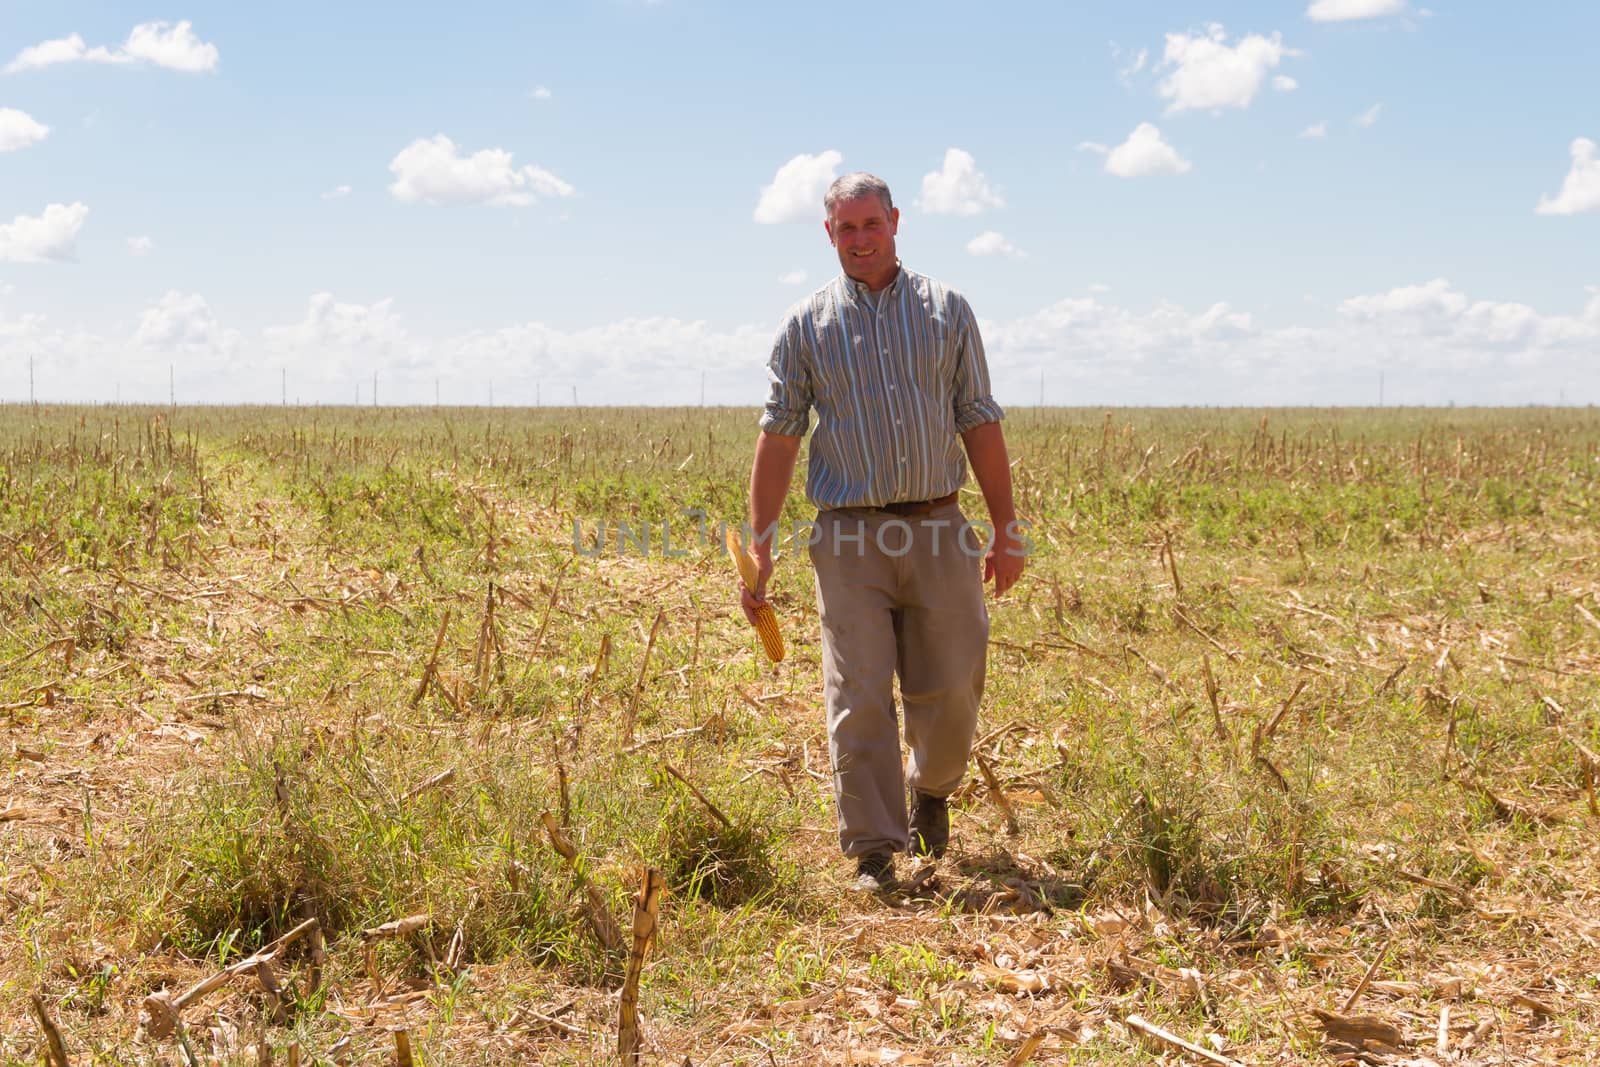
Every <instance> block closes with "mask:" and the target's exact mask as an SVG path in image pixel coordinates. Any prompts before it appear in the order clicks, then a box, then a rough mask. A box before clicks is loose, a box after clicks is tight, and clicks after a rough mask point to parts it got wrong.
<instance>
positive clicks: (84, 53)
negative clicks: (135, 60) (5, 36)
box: [5, 33, 127, 74]
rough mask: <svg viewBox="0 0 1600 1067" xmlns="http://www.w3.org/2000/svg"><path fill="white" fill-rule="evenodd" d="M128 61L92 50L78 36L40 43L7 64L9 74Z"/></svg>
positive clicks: (108, 52)
mask: <svg viewBox="0 0 1600 1067" xmlns="http://www.w3.org/2000/svg"><path fill="white" fill-rule="evenodd" d="M125 62H127V59H126V58H125V57H121V56H118V55H113V54H112V53H111V52H110V51H108V50H107V49H105V48H99V47H96V48H90V47H88V46H87V45H85V44H84V43H83V38H82V37H80V36H79V35H78V34H76V33H74V34H69V35H68V36H66V37H57V38H55V39H53V40H49V41H40V42H39V43H38V44H36V45H30V46H28V47H27V48H24V49H23V50H22V51H20V52H18V53H17V58H15V59H13V60H12V61H11V62H10V63H8V64H6V70H5V72H6V73H7V74H16V73H17V72H19V71H24V70H34V69H37V68H39V67H51V66H55V65H56V64H57V63H125Z"/></svg>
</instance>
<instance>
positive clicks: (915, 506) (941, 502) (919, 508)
mask: <svg viewBox="0 0 1600 1067" xmlns="http://www.w3.org/2000/svg"><path fill="white" fill-rule="evenodd" d="M960 496H961V491H960V490H959V489H958V490H957V491H955V492H954V493H951V494H949V495H948V496H941V497H938V498H937V499H934V500H898V501H895V502H894V503H893V504H885V505H883V506H882V507H880V508H876V509H874V510H877V511H887V512H888V513H889V514H891V515H902V516H903V515H912V516H915V515H926V514H927V513H928V512H930V511H933V510H934V509H935V508H942V507H944V506H945V505H946V504H954V503H955V502H956V500H957V499H958V498H959V497H960Z"/></svg>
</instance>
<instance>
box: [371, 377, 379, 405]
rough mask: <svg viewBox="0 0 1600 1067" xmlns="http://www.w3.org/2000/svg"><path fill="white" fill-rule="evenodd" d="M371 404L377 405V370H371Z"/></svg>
mask: <svg viewBox="0 0 1600 1067" xmlns="http://www.w3.org/2000/svg"><path fill="white" fill-rule="evenodd" d="M372 406H373V407H377V406H378V372H377V371H373V372H372Z"/></svg>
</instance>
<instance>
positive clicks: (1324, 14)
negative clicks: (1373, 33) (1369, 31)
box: [1306, 0, 1406, 22]
mask: <svg viewBox="0 0 1600 1067" xmlns="http://www.w3.org/2000/svg"><path fill="white" fill-rule="evenodd" d="M1405 10H1406V0H1315V2H1314V3H1312V5H1311V6H1310V7H1308V8H1306V18H1308V19H1310V20H1311V21H1312V22H1349V21H1351V20H1353V19H1376V18H1384V17H1386V16H1388V15H1403V14H1405Z"/></svg>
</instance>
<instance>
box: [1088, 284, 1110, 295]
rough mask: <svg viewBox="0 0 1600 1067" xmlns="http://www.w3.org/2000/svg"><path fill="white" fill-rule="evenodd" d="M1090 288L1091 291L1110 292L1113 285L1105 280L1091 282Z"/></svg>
mask: <svg viewBox="0 0 1600 1067" xmlns="http://www.w3.org/2000/svg"><path fill="white" fill-rule="evenodd" d="M1088 288H1089V292H1091V293H1109V292H1110V291H1111V286H1109V285H1107V284H1106V283H1105V282H1091V283H1090V284H1089V287H1088Z"/></svg>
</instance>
